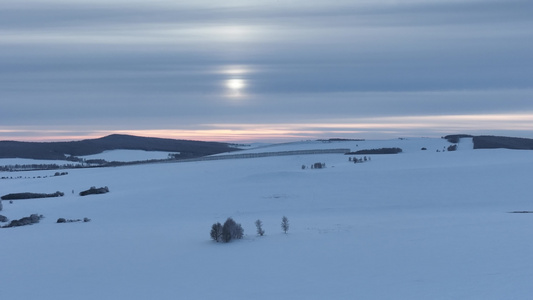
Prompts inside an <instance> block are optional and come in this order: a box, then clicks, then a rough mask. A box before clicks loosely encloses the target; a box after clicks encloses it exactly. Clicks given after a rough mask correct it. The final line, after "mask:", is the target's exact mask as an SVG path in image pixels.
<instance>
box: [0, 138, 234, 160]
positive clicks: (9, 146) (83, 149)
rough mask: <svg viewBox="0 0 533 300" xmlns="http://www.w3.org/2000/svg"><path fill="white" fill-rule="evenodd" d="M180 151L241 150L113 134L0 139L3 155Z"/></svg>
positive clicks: (51, 156)
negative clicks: (71, 138) (56, 139)
mask: <svg viewBox="0 0 533 300" xmlns="http://www.w3.org/2000/svg"><path fill="white" fill-rule="evenodd" d="M118 149H123V150H144V151H165V152H175V153H176V152H179V153H180V158H194V157H201V156H206V155H212V154H217V153H222V152H230V151H235V150H238V149H236V148H234V147H231V145H230V144H227V143H218V142H202V141H189V140H175V139H162V138H150V137H139V136H132V135H120V134H113V135H109V136H105V137H102V138H97V139H87V140H82V141H71V142H47V143H44V142H17V141H0V158H29V159H45V160H65V159H67V157H69V156H76V157H77V156H88V155H94V154H99V153H102V152H104V151H109V150H118Z"/></svg>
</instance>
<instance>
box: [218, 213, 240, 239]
mask: <svg viewBox="0 0 533 300" xmlns="http://www.w3.org/2000/svg"><path fill="white" fill-rule="evenodd" d="M243 236H244V230H243V229H242V226H241V224H238V223H236V222H235V221H234V220H233V219H232V218H228V219H227V220H226V222H224V225H223V226H222V241H223V242H224V243H228V242H229V241H231V240H232V239H237V240H239V239H242V237H243Z"/></svg>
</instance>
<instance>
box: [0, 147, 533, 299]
mask: <svg viewBox="0 0 533 300" xmlns="http://www.w3.org/2000/svg"><path fill="white" fill-rule="evenodd" d="M468 143H471V141H468V140H465V141H463V140H462V141H461V143H459V147H458V151H454V152H448V151H445V152H442V150H444V149H445V148H446V147H447V146H449V145H450V144H449V143H448V142H447V141H445V140H442V139H402V140H390V141H351V142H331V143H325V142H301V143H290V144H284V145H273V146H270V147H262V148H255V149H249V150H246V151H248V152H277V151H294V150H309V149H332V148H349V149H351V150H352V151H356V150H359V149H371V148H381V147H400V148H402V149H403V153H401V154H396V155H369V157H371V160H370V161H367V162H364V163H358V164H354V163H352V162H350V161H349V159H348V158H349V156H346V155H343V154H321V155H291V156H279V157H263V158H250V159H228V160H215V161H197V162H182V163H168V164H149V165H136V166H126V167H116V168H96V169H73V170H68V175H65V176H57V177H47V178H42V177H44V176H45V175H49V173H50V171H33V172H23V174H24V177H27V178H20V179H4V180H0V194H1V195H4V194H8V193H15V192H26V191H27V192H37V193H39V192H42V193H53V192H55V191H62V192H65V196H64V197H60V198H46V199H35V200H18V201H14V202H13V203H12V204H10V203H8V202H7V201H5V200H4V201H3V207H4V209H3V211H2V212H0V214H3V215H5V216H7V217H9V218H10V219H17V218H21V217H24V216H28V215H30V214H32V213H38V214H43V215H44V216H45V217H46V218H45V219H43V220H41V222H40V223H39V224H35V225H32V226H24V227H17V228H5V229H0V240H1V241H2V246H1V253H2V261H1V266H2V270H4V271H3V272H2V274H3V275H2V277H1V278H2V280H1V281H0V282H1V286H0V294H1V295H2V298H5V299H12V298H39V299H70V298H76V299H146V298H161V299H169V298H172V299H174V298H177V299H227V298H231V299H273V298H275V299H526V298H528V297H529V294H530V285H531V282H533V272H531V270H532V269H533V259H532V258H533V243H532V242H531V241H530V239H529V238H528V236H530V235H531V233H532V228H533V214H511V213H508V212H510V211H522V210H533V200H532V199H531V196H530V188H529V187H530V181H531V175H530V173H531V170H532V169H533V152H530V151H517V150H474V151H472V150H471V146H468ZM422 148H426V149H427V150H421V149H422ZM437 150H439V151H438V152H437ZM244 152H245V151H243V153H244ZM315 162H322V163H325V164H326V168H325V169H310V168H306V169H302V165H306V166H310V165H311V164H313V163H315ZM16 174H19V173H9V175H16ZM37 176H41V178H33V177H37ZM14 177H16V176H14ZM91 186H97V187H100V186H108V187H109V189H110V193H107V194H103V195H91V196H86V197H81V196H78V193H79V192H80V191H82V190H84V189H87V188H89V187H91ZM284 215H285V216H287V217H288V218H289V222H290V229H289V232H288V234H284V233H283V232H282V231H281V228H280V223H281V218H282V216H284ZM84 217H88V218H90V219H92V221H91V222H88V223H83V222H80V223H66V224H57V223H56V220H57V219H58V218H67V219H78V218H84ZM227 217H233V218H234V219H235V220H236V221H237V222H238V223H241V224H242V226H243V228H244V230H245V238H244V239H243V240H238V241H232V242H230V243H229V244H222V243H215V242H214V241H212V240H210V238H209V231H210V228H211V225H212V224H213V223H215V222H224V221H225V219H226V218H227ZM257 219H261V220H262V221H263V224H264V229H265V231H266V235H265V236H263V237H259V236H257V235H256V234H255V226H254V221H255V220H257Z"/></svg>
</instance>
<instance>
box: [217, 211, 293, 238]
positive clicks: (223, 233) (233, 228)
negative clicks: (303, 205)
mask: <svg viewBox="0 0 533 300" xmlns="http://www.w3.org/2000/svg"><path fill="white" fill-rule="evenodd" d="M255 227H256V230H257V234H258V235H259V236H263V235H264V234H265V230H264V229H263V222H262V221H261V220H259V219H258V220H257V221H255ZM281 229H282V230H283V232H284V233H287V231H289V219H288V218H287V217H285V216H283V218H281ZM210 235H211V238H212V239H213V240H215V241H216V242H220V241H221V242H224V243H228V242H230V241H231V240H232V239H242V238H243V236H244V229H242V226H241V224H239V223H237V222H235V221H234V220H233V219H232V218H228V219H227V220H226V222H224V225H222V224H220V222H217V223H215V224H213V225H212V226H211V233H210Z"/></svg>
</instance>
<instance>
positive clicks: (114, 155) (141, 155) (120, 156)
mask: <svg viewBox="0 0 533 300" xmlns="http://www.w3.org/2000/svg"><path fill="white" fill-rule="evenodd" d="M169 154H170V152H163V151H143V150H124V149H120V150H109V151H104V152H102V153H99V154H94V155H87V156H81V158H84V159H103V160H106V161H120V162H130V161H143V160H152V159H167V158H168V155H169Z"/></svg>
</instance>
